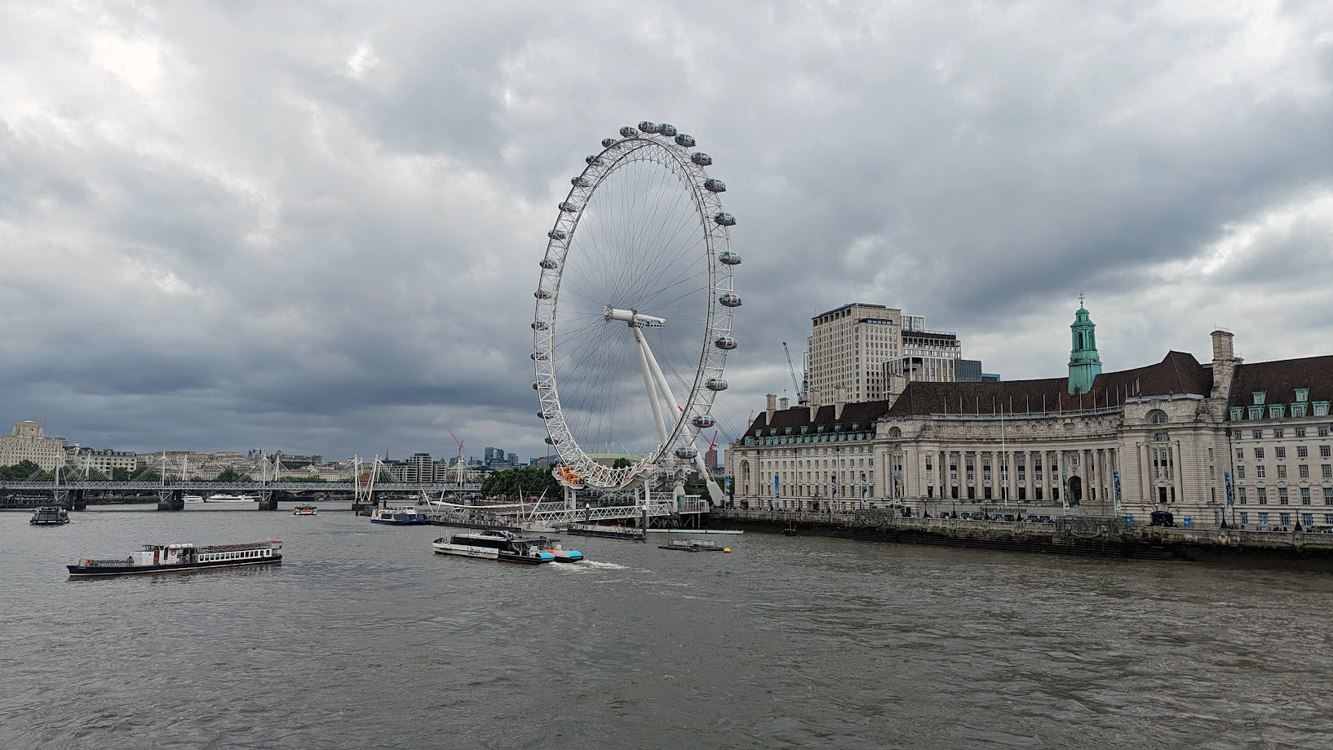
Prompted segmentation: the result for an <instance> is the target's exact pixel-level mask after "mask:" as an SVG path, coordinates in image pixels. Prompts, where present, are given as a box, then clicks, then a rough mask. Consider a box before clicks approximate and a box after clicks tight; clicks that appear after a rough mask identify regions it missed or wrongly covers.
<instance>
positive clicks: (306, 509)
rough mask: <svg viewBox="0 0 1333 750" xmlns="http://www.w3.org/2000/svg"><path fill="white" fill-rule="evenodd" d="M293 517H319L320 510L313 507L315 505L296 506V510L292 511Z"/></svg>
mask: <svg viewBox="0 0 1333 750" xmlns="http://www.w3.org/2000/svg"><path fill="white" fill-rule="evenodd" d="M292 515H294V516H317V515H319V508H316V507H315V506H313V505H298V506H296V507H295V508H293V509H292Z"/></svg>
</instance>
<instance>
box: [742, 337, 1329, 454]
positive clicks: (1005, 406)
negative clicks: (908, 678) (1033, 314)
mask: <svg viewBox="0 0 1333 750" xmlns="http://www.w3.org/2000/svg"><path fill="white" fill-rule="evenodd" d="M1323 359H1326V360H1329V361H1330V363H1333V357H1325V358H1323ZM1298 361H1299V360H1298ZM1330 371H1333V364H1330ZM1330 382H1333V381H1330ZM1068 383H1069V378H1067V377H1065V378H1045V379H1042V380H1008V381H1001V382H998V383H996V382H981V383H923V382H914V383H908V384H907V389H906V390H904V391H903V394H902V396H900V397H899V398H898V400H897V401H895V402H894V403H893V406H892V408H890V406H889V402H888V401H864V402H860V403H854V404H847V405H846V406H845V407H843V411H842V418H841V419H838V420H834V418H833V412H834V408H833V407H832V406H821V407H820V408H819V411H818V413H817V414H816V415H815V419H813V420H811V419H810V408H809V407H807V406H795V407H792V408H789V409H785V410H782V411H776V412H774V413H773V422H772V424H770V423H769V422H768V418H767V417H768V415H767V413H765V412H760V413H759V415H758V416H757V417H755V420H754V421H753V422H751V423H750V426H749V427H748V428H747V429H746V431H745V434H746V435H749V436H755V435H756V433H755V430H756V429H758V430H763V432H764V434H765V435H767V434H768V428H770V427H774V428H777V430H778V432H777V434H779V435H783V434H786V430H785V428H787V427H791V428H792V434H793V435H799V434H800V428H801V427H807V428H809V429H811V430H813V429H814V428H815V427H816V426H818V425H824V427H825V430H826V431H829V430H832V426H833V425H834V424H835V423H838V424H841V425H842V430H844V431H850V430H851V429H852V427H851V426H852V424H856V425H858V427H857V429H858V430H864V429H866V426H867V425H869V424H871V423H873V422H874V421H875V420H877V419H879V418H880V417H885V416H890V417H909V416H919V415H923V414H964V415H965V414H1025V413H1038V412H1042V411H1047V412H1055V411H1078V410H1083V409H1095V408H1098V407H1106V406H1116V405H1119V404H1122V403H1124V400H1125V399H1126V398H1129V397H1134V396H1167V395H1172V394H1178V393H1193V394H1197V395H1200V396H1207V395H1209V393H1210V392H1211V391H1212V388H1213V371H1212V367H1211V366H1205V365H1201V364H1199V361H1198V360H1196V359H1195V358H1194V355H1193V354H1189V353H1187V352H1176V351H1172V352H1167V354H1166V356H1165V357H1163V358H1162V361H1161V362H1158V363H1157V364H1155V365H1147V366H1145V367H1138V368H1135V369H1133V370H1120V371H1118V372H1104V373H1102V374H1100V375H1098V376H1097V378H1096V379H1095V380H1094V381H1093V383H1092V391H1091V392H1089V393H1085V394H1081V395H1079V396H1071V395H1069V390H1068ZM1314 393H1315V391H1314V389H1313V388H1311V391H1310V399H1311V400H1312V401H1313V400H1317V399H1315V396H1314Z"/></svg>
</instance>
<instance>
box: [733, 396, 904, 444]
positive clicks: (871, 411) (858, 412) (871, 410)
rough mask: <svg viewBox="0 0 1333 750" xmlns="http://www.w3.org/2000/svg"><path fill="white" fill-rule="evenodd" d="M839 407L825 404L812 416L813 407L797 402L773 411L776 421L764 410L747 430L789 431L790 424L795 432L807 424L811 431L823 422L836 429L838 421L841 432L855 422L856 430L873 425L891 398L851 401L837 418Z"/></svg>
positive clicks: (826, 428) (749, 432)
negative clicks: (795, 404) (770, 419)
mask: <svg viewBox="0 0 1333 750" xmlns="http://www.w3.org/2000/svg"><path fill="white" fill-rule="evenodd" d="M835 411H836V410H835V409H834V407H832V406H821V407H819V411H817V412H816V413H815V418H814V419H813V420H812V419H810V407H808V406H793V407H791V408H790V409H784V410H782V411H775V412H773V422H772V423H771V424H770V423H769V422H768V413H767V412H760V413H759V416H757V417H755V420H754V421H753V422H751V423H750V426H749V428H747V429H746V431H745V434H746V435H748V436H751V437H755V436H756V433H755V430H763V431H764V434H765V435H767V434H768V428H769V427H774V428H777V431H778V432H777V434H779V435H785V434H787V432H786V428H788V427H790V428H792V430H791V434H793V435H799V434H801V428H802V427H806V428H808V429H809V431H810V432H814V431H815V429H816V428H817V427H819V426H823V427H824V430H825V431H826V432H832V431H833V426H834V425H841V426H842V428H841V430H840V431H841V432H852V431H853V428H852V425H856V428H855V429H856V431H861V430H868V429H873V427H872V425H874V424H875V420H877V419H879V418H880V417H882V416H884V415H885V414H886V413H887V412H888V411H889V402H888V401H861V402H858V403H854V404H847V405H845V406H843V407H842V418H841V419H834V418H833V414H834V412H835Z"/></svg>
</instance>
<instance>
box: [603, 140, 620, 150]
mask: <svg viewBox="0 0 1333 750" xmlns="http://www.w3.org/2000/svg"><path fill="white" fill-rule="evenodd" d="M617 143H620V141H618V140H616V139H615V138H603V139H602V148H611V147H612V146H614V145H616V144H617Z"/></svg>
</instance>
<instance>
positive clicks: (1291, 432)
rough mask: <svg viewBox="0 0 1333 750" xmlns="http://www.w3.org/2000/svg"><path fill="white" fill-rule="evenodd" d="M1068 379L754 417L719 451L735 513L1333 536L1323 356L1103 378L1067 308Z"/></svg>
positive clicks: (907, 391) (893, 394) (1089, 332)
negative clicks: (978, 518) (1152, 517)
mask: <svg viewBox="0 0 1333 750" xmlns="http://www.w3.org/2000/svg"><path fill="white" fill-rule="evenodd" d="M1070 329H1071V351H1070V359H1069V365H1068V368H1069V369H1068V375H1067V376H1066V377H1061V378H1047V379H1041V380H1017V381H1007V382H924V381H915V382H904V381H903V380H902V379H901V378H899V377H895V376H893V375H892V374H891V373H890V374H886V380H887V381H889V382H887V383H886V389H887V391H886V392H887V396H888V397H887V398H885V399H883V400H874V401H854V400H851V401H849V400H848V399H847V398H846V396H845V391H844V390H842V389H839V390H837V391H835V392H834V394H833V397H832V398H827V399H821V397H820V395H819V394H818V393H812V394H811V397H810V399H809V400H810V403H808V404H801V405H797V406H794V407H793V406H791V405H790V404H789V403H788V402H787V399H782V400H781V401H780V402H779V400H778V399H777V398H776V397H775V396H773V395H770V396H769V397H768V404H767V408H766V409H765V410H764V411H763V412H762V413H760V414H759V415H758V416H757V417H756V418H755V419H754V421H753V422H752V423H751V424H750V425H749V426H748V428H747V429H746V432H745V434H744V436H743V437H741V438H740V439H739V440H737V441H736V442H735V443H733V444H732V445H731V446H730V447H729V449H728V450H727V453H726V464H727V472H728V474H729V475H730V476H731V477H732V478H733V481H734V495H733V498H732V500H733V502H734V503H735V504H736V505H737V506H743V507H749V508H768V507H770V506H771V507H775V508H780V509H803V510H828V509H829V508H830V507H832V508H834V509H836V510H840V511H852V510H856V509H859V508H867V509H868V508H885V507H890V506H898V505H901V506H903V507H907V508H911V509H913V512H915V513H930V514H931V515H938V514H940V513H942V512H943V513H949V512H953V511H966V510H975V509H979V508H995V509H996V510H997V512H1003V509H1004V508H1006V507H1007V508H1009V509H1012V510H1013V511H1020V510H1021V511H1023V512H1025V513H1027V514H1030V515H1053V514H1056V513H1063V512H1065V510H1066V509H1069V510H1070V512H1075V513H1082V514H1093V515H1134V516H1136V517H1138V518H1146V517H1147V516H1148V514H1149V513H1151V512H1152V511H1156V510H1164V511H1170V512H1172V513H1173V514H1175V516H1176V519H1177V522H1180V521H1181V520H1183V518H1184V517H1189V518H1190V519H1191V522H1192V523H1193V524H1199V525H1214V524H1221V523H1222V522H1223V520H1224V519H1225V520H1226V521H1227V522H1228V523H1231V524H1242V525H1247V526H1249V527H1251V528H1252V527H1255V526H1265V527H1266V526H1289V525H1294V524H1296V523H1297V522H1299V523H1303V524H1305V525H1307V526H1309V525H1312V524H1315V525H1319V524H1330V525H1333V458H1330V446H1333V437H1330V427H1331V426H1333V420H1330V415H1329V403H1330V400H1333V356H1325V357H1310V358H1304V359H1292V360H1283V361H1276V362H1263V363H1259V364H1244V363H1243V362H1242V360H1241V359H1239V358H1237V357H1236V356H1235V353H1234V349H1233V343H1232V334H1230V333H1228V332H1226V331H1214V332H1213V333H1212V357H1211V359H1210V360H1209V361H1207V362H1199V361H1198V360H1197V359H1196V358H1195V357H1194V356H1193V355H1191V354H1188V353H1184V352H1175V351H1171V352H1167V354H1166V356H1165V357H1163V358H1162V360H1161V361H1160V362H1157V363H1156V364H1151V365H1147V366H1144V367H1139V368H1135V369H1132V370H1120V371H1115V372H1102V370H1101V360H1100V358H1099V356H1098V353H1097V344H1096V330H1095V329H1096V326H1095V325H1094V324H1093V322H1092V320H1091V318H1090V316H1089V313H1088V311H1087V310H1086V309H1085V308H1084V307H1083V306H1082V305H1080V306H1079V309H1078V311H1077V312H1076V313H1075V319H1074V323H1073V324H1072V325H1071V326H1070Z"/></svg>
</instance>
